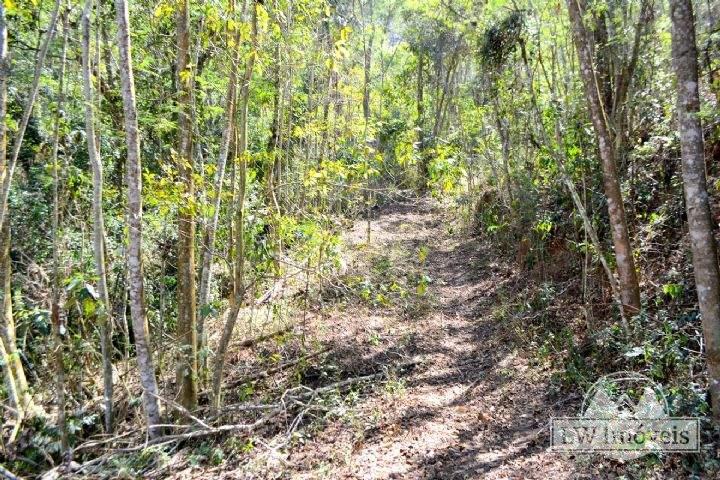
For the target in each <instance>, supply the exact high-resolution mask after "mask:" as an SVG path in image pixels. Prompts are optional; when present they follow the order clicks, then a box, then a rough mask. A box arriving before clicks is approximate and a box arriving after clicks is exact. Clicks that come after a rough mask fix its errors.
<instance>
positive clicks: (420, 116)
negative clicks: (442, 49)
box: [415, 52, 430, 193]
mask: <svg viewBox="0 0 720 480" xmlns="http://www.w3.org/2000/svg"><path fill="white" fill-rule="evenodd" d="M417 60H418V65H417V85H416V87H417V93H416V97H417V98H416V102H417V120H416V125H415V126H416V128H417V135H418V157H419V158H418V176H419V178H418V188H419V190H420V193H423V192H425V191H426V190H427V182H428V177H429V175H430V172H429V165H428V159H427V158H426V156H425V132H424V131H423V128H424V126H425V99H424V96H425V81H424V79H423V70H424V69H425V56H424V55H423V53H422V52H418V53H417Z"/></svg>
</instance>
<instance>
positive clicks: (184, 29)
mask: <svg viewBox="0 0 720 480" xmlns="http://www.w3.org/2000/svg"><path fill="white" fill-rule="evenodd" d="M176 20H177V62H176V64H175V73H176V82H177V89H178V152H177V163H178V173H179V179H180V182H181V183H182V185H183V188H184V192H183V198H184V200H183V202H182V203H183V205H181V206H180V207H179V211H178V246H177V285H178V286H177V295H178V296H177V302H178V318H177V339H178V345H179V352H178V364H177V369H178V370H177V371H178V385H179V387H180V404H181V405H182V406H183V407H185V408H187V409H188V410H194V409H195V408H196V407H197V397H198V387H197V378H198V359H197V316H196V313H197V312H196V306H197V304H196V293H195V220H194V213H193V209H192V208H190V207H188V205H191V204H192V203H193V200H194V197H195V188H194V184H193V155H192V125H191V120H190V117H191V113H190V107H191V102H190V100H191V93H192V92H191V91H190V90H191V88H192V84H193V82H192V79H191V75H190V66H189V63H190V54H189V50H190V12H189V0H179V1H178V11H177V17H176Z"/></svg>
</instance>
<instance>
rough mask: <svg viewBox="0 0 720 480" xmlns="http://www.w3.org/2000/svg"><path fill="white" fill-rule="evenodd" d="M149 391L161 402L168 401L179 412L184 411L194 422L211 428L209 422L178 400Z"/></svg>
mask: <svg viewBox="0 0 720 480" xmlns="http://www.w3.org/2000/svg"><path fill="white" fill-rule="evenodd" d="M147 393H149V394H150V395H152V396H153V397H155V398H157V399H158V400H160V401H161V402H165V403H167V404H168V405H170V406H171V407H173V408H174V409H175V410H177V411H178V412H180V413H182V414H183V415H185V416H186V417H188V418H189V419H190V420H192V421H193V422H195V423H197V424H198V425H200V426H201V427H203V428H210V425H208V424H207V423H205V422H203V421H202V420H200V419H199V418H198V417H196V416H195V415H193V414H192V413H190V411H189V410H188V409H187V408H185V407H183V406H182V405H180V404H179V403H177V402H176V401H174V400H170V399H169V398H165V397H161V396H160V395H157V394H155V393H153V392H150V391H148V392H147Z"/></svg>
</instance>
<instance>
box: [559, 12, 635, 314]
mask: <svg viewBox="0 0 720 480" xmlns="http://www.w3.org/2000/svg"><path fill="white" fill-rule="evenodd" d="M581 1H582V0H567V5H568V11H569V12H570V21H571V24H572V29H573V37H574V40H575V48H576V49H577V53H578V58H579V60H580V74H581V77H582V80H583V85H584V87H585V96H586V97H587V101H588V105H589V107H590V119H591V120H592V124H593V128H594V130H595V135H596V136H597V142H598V149H599V151H600V160H601V164H602V172H603V184H604V187H605V196H606V199H607V205H608V213H609V216H610V229H611V232H612V239H613V244H614V245H615V261H616V264H617V270H618V276H619V284H620V293H621V296H622V302H623V306H624V308H625V309H626V310H627V313H629V314H631V315H633V314H635V313H637V312H639V310H640V285H639V283H638V278H637V272H636V271H635V260H634V258H633V250H632V245H631V244H630V234H629V233H628V228H627V218H626V216H625V206H624V203H623V198H622V193H621V191H620V180H619V177H618V172H617V165H616V162H615V159H616V152H615V148H614V145H613V141H612V137H611V134H610V129H609V125H608V120H607V116H606V113H605V109H604V108H603V104H602V101H601V98H600V87H599V85H598V79H597V75H596V72H595V67H594V60H593V55H592V50H591V45H590V39H589V38H588V32H587V30H586V28H585V25H584V23H583V12H584V8H582V7H581V5H580V2H581Z"/></svg>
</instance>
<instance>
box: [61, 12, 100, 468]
mask: <svg viewBox="0 0 720 480" xmlns="http://www.w3.org/2000/svg"><path fill="white" fill-rule="evenodd" d="M88 2H89V3H91V0H88ZM62 18H63V43H62V52H61V54H60V73H59V75H58V99H57V108H56V111H55V126H54V128H53V149H52V167H53V214H52V242H53V247H52V258H53V277H52V306H51V308H50V312H51V313H50V315H51V328H52V338H53V355H52V357H53V361H54V369H55V388H56V390H57V391H56V392H55V399H56V401H57V411H58V414H57V426H58V430H60V448H61V450H62V453H63V454H65V452H67V449H68V432H67V426H66V425H65V365H64V360H63V335H64V334H65V326H64V324H63V323H62V320H61V313H60V308H61V307H60V296H61V293H60V292H61V291H62V286H61V275H60V238H59V236H60V233H59V230H58V228H59V223H60V195H59V189H60V180H59V163H58V152H59V150H60V123H61V112H62V109H63V104H64V103H65V62H66V59H67V43H68V35H69V12H68V11H67V9H65V10H64V11H63V13H62ZM111 378H112V377H111Z"/></svg>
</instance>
